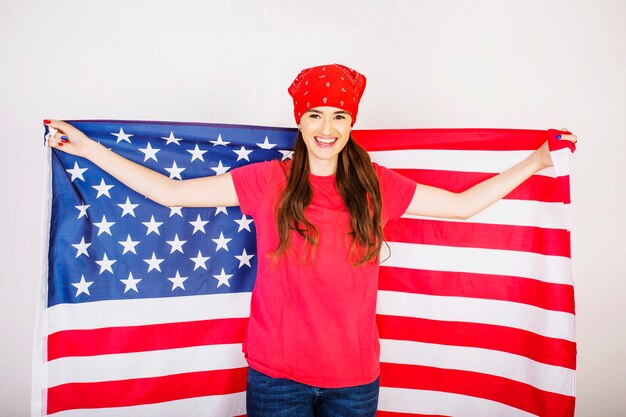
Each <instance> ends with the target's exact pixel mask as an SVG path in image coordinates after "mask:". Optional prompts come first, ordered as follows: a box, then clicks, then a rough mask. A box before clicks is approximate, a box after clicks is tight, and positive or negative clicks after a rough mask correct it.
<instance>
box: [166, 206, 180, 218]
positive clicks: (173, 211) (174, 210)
mask: <svg viewBox="0 0 626 417" xmlns="http://www.w3.org/2000/svg"><path fill="white" fill-rule="evenodd" d="M169 209H170V217H172V216H173V215H174V214H178V215H179V216H180V217H183V212H182V209H183V208H182V207H170V208H169Z"/></svg>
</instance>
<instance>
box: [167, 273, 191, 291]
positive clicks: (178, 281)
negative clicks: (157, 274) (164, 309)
mask: <svg viewBox="0 0 626 417" xmlns="http://www.w3.org/2000/svg"><path fill="white" fill-rule="evenodd" d="M187 278H189V277H181V276H180V274H179V273H178V271H176V276H175V277H172V278H168V279H169V280H170V281H172V291H174V289H175V288H182V289H183V290H184V289H185V285H184V282H185V281H187Z"/></svg>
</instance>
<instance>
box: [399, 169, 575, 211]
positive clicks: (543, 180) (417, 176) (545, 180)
mask: <svg viewBox="0 0 626 417" xmlns="http://www.w3.org/2000/svg"><path fill="white" fill-rule="evenodd" d="M393 171H396V172H397V173H399V174H402V175H404V176H405V177H408V178H411V179H412V180H413V181H415V182H418V183H420V184H424V185H431V186H433V187H437V188H443V189H445V190H448V191H454V192H456V193H458V192H461V191H465V190H467V189H468V188H470V187H472V186H474V185H476V184H478V183H480V182H482V181H484V180H486V179H489V178H491V177H494V176H495V175H497V174H494V173H484V172H459V171H443V170H430V169H394V170H393ZM504 198H505V199H510V200H533V201H542V202H546V203H569V202H570V186H569V176H568V175H565V176H562V177H556V178H552V177H547V176H545V175H533V176H531V177H530V178H528V179H527V180H526V181H524V182H523V183H521V184H520V185H518V186H517V187H516V188H515V189H513V191H511V192H510V193H509V194H507V195H506V196H504Z"/></svg>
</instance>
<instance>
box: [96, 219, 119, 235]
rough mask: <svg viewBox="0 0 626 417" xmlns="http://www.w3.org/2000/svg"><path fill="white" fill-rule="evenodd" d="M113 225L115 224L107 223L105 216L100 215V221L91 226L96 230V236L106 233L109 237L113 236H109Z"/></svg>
mask: <svg viewBox="0 0 626 417" xmlns="http://www.w3.org/2000/svg"><path fill="white" fill-rule="evenodd" d="M114 224H115V222H108V221H107V217H106V216H105V215H102V221H100V222H94V223H93V225H94V226H96V227H97V228H98V236H100V235H101V234H102V233H107V234H108V235H109V236H113V235H112V234H111V226H113V225H114Z"/></svg>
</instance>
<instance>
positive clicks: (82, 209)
mask: <svg viewBox="0 0 626 417" xmlns="http://www.w3.org/2000/svg"><path fill="white" fill-rule="evenodd" d="M74 207H76V208H77V209H78V211H79V213H78V217H77V219H80V218H81V217H83V216H85V217H87V218H89V216H87V209H88V208H89V207H90V205H89V204H83V205H80V206H74Z"/></svg>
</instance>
